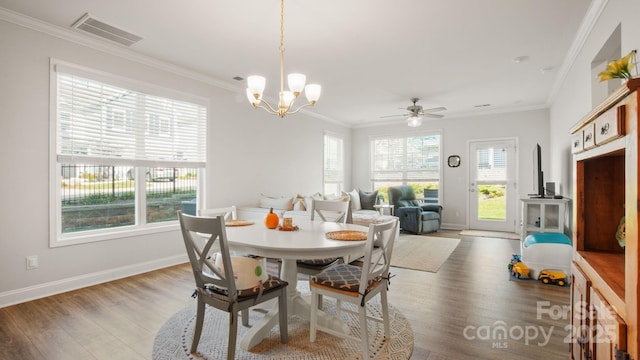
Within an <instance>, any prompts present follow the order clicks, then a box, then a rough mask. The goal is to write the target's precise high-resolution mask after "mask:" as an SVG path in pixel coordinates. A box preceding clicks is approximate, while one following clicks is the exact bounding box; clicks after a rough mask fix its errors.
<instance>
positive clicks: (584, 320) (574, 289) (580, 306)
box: [571, 263, 591, 360]
mask: <svg viewBox="0 0 640 360" xmlns="http://www.w3.org/2000/svg"><path fill="white" fill-rule="evenodd" d="M571 270H572V271H571V359H573V360H583V359H587V356H586V355H587V352H588V351H589V321H588V320H589V296H590V290H591V281H589V280H587V277H586V276H585V275H584V274H583V273H582V271H580V269H579V268H578V267H577V266H576V264H575V263H574V264H573V267H572V269H571Z"/></svg>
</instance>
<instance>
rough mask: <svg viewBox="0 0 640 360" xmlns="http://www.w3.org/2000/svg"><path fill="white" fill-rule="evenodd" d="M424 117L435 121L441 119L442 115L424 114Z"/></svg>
mask: <svg viewBox="0 0 640 360" xmlns="http://www.w3.org/2000/svg"><path fill="white" fill-rule="evenodd" d="M424 116H426V117H430V118H436V119H440V118H443V117H444V115H440V114H430V113H426V114H424Z"/></svg>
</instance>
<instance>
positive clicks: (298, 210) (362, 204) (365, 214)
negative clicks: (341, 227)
mask: <svg viewBox="0 0 640 360" xmlns="http://www.w3.org/2000/svg"><path fill="white" fill-rule="evenodd" d="M314 198H315V199H319V200H343V201H350V202H351V204H350V208H351V218H352V220H353V223H354V224H358V225H363V226H369V224H375V223H379V222H384V221H388V220H390V219H395V216H390V215H382V214H380V212H378V210H376V209H375V208H374V207H373V205H374V204H375V202H376V198H377V192H366V191H361V190H358V189H354V190H352V191H350V192H342V193H341V194H321V193H315V194H311V195H300V194H297V195H270V194H260V197H259V199H258V202H257V203H256V204H249V205H244V206H238V210H237V212H238V219H243V220H253V221H261V220H262V219H264V217H265V216H266V215H267V213H268V212H269V209H273V212H275V213H276V214H278V216H280V217H282V216H287V217H292V218H293V222H294V223H295V222H296V220H309V218H310V217H311V201H312V200H313V199H314Z"/></svg>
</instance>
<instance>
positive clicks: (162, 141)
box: [56, 71, 207, 167]
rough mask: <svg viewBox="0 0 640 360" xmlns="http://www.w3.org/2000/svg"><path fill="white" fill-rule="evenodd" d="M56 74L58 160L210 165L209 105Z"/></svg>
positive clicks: (150, 164) (114, 163)
mask: <svg viewBox="0 0 640 360" xmlns="http://www.w3.org/2000/svg"><path fill="white" fill-rule="evenodd" d="M56 74H57V75H56V76H57V91H58V96H57V99H58V102H57V111H56V116H57V123H58V126H57V134H56V137H57V156H58V162H61V163H83V164H98V165H100V164H113V165H125V164H126V165H132V166H157V165H166V166H182V167H204V166H205V163H206V134H207V108H206V107H205V106H203V105H200V104H195V103H190V102H187V101H182V100H175V99H170V98H166V97H161V96H156V95H151V94H145V93H142V92H139V91H135V90H130V89H126V88H123V87H119V86H115V85H111V84H108V83H105V82H100V81H96V80H92V79H87V78H85V77H82V76H79V75H75V74H71V73H66V72H63V71H58V72H57V73H56Z"/></svg>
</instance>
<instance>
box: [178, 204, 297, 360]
mask: <svg viewBox="0 0 640 360" xmlns="http://www.w3.org/2000/svg"><path fill="white" fill-rule="evenodd" d="M178 218H179V220H180V228H181V230H182V237H183V239H184V245H185V247H186V250H187V254H188V255H189V262H190V263H191V267H192V270H193V276H194V278H195V283H196V294H197V299H198V305H197V311H196V321H195V327H194V331H193V340H192V342H191V349H190V353H194V352H196V350H197V349H198V343H199V342H200V336H201V334H202V326H203V323H204V317H205V307H206V305H209V306H212V307H214V308H216V309H218V310H222V311H226V312H228V313H229V342H228V346H227V359H229V360H231V359H234V358H235V348H236V337H237V333H238V312H240V311H242V312H243V314H244V313H245V312H247V311H248V309H249V308H250V307H252V306H254V305H257V304H260V303H264V302H266V301H269V300H271V299H275V298H277V299H278V313H279V328H280V341H281V342H282V343H286V342H287V341H288V333H287V331H288V329H287V320H288V318H287V292H286V290H287V285H288V283H287V282H286V281H284V280H280V279H279V278H277V277H275V276H272V275H269V276H268V278H267V280H266V281H260V282H259V283H258V284H257V285H256V286H254V287H252V288H248V289H238V288H237V286H236V279H235V277H234V271H233V263H232V259H231V255H230V254H229V244H228V243H227V233H226V228H225V225H224V218H223V216H222V215H220V216H217V217H201V216H192V215H187V214H183V213H182V211H178ZM203 234H205V235H204V236H206V237H207V241H206V242H205V244H204V246H202V245H201V243H200V242H199V241H197V240H196V239H195V237H199V238H200V237H203ZM214 244H217V247H218V248H219V251H220V253H219V254H218V256H221V257H222V264H223V266H222V268H220V267H218V266H216V264H215V263H214V262H215V260H214V259H213V257H212V255H213V254H212V250H211V249H213V248H214Z"/></svg>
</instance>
